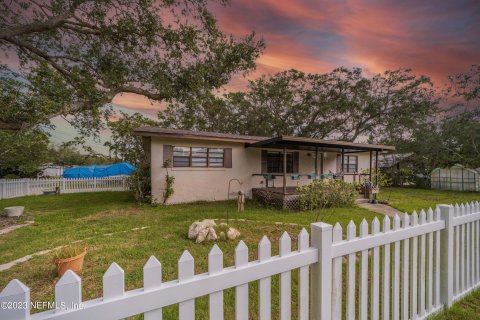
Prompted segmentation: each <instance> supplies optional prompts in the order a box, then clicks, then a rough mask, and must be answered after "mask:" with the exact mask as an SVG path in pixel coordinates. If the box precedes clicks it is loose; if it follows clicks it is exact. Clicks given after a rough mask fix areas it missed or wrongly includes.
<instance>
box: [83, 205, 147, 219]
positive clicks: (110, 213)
mask: <svg viewBox="0 0 480 320" xmlns="http://www.w3.org/2000/svg"><path fill="white" fill-rule="evenodd" d="M142 213H144V211H143V209H142V208H129V209H118V210H106V211H100V212H97V213H95V214H92V215H89V216H87V217H83V218H80V219H78V220H82V221H96V220H103V219H105V218H107V219H108V218H113V217H128V216H133V215H138V214H142Z"/></svg>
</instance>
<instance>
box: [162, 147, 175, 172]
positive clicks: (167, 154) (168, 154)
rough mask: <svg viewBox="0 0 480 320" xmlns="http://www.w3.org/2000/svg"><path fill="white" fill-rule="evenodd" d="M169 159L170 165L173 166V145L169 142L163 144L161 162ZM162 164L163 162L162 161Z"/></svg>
mask: <svg viewBox="0 0 480 320" xmlns="http://www.w3.org/2000/svg"><path fill="white" fill-rule="evenodd" d="M167 160H170V167H171V166H173V146H172V145H169V144H164V145H163V162H165V161H167ZM162 166H163V163H162Z"/></svg>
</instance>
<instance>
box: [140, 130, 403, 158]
mask: <svg viewBox="0 0 480 320" xmlns="http://www.w3.org/2000/svg"><path fill="white" fill-rule="evenodd" d="M135 134H137V135H140V136H147V137H149V136H157V137H168V138H187V139H199V140H217V141H232V142H241V143H245V146H246V147H253V148H255V147H257V148H274V149H283V148H284V147H288V149H299V150H315V149H318V150H319V151H339V152H340V151H341V150H342V149H343V150H344V151H346V152H362V151H393V150H395V147H393V146H388V145H380V144H367V143H355V142H347V141H338V140H324V139H316V138H305V137H293V136H279V137H275V138H272V137H260V136H247V135H239V134H230V133H219V132H205V131H204V132H202V131H191V130H179V129H166V128H159V127H140V128H137V129H135Z"/></svg>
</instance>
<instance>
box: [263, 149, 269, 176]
mask: <svg viewBox="0 0 480 320" xmlns="http://www.w3.org/2000/svg"><path fill="white" fill-rule="evenodd" d="M267 158H268V151H267V150H262V173H267V171H268V163H267Z"/></svg>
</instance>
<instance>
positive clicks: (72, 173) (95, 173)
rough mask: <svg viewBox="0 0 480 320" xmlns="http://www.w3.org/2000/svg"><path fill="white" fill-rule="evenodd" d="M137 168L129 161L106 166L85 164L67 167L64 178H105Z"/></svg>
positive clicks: (128, 172)
mask: <svg viewBox="0 0 480 320" xmlns="http://www.w3.org/2000/svg"><path fill="white" fill-rule="evenodd" d="M135 170H137V168H135V166H133V165H131V164H130V163H128V162H122V163H117V164H111V165H106V166H84V167H75V168H71V169H66V170H64V171H63V177H64V178H103V177H110V176H118V175H128V174H131V173H132V172H134V171H135Z"/></svg>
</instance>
